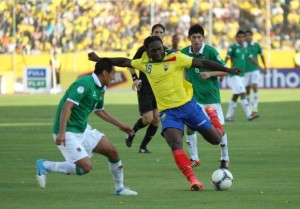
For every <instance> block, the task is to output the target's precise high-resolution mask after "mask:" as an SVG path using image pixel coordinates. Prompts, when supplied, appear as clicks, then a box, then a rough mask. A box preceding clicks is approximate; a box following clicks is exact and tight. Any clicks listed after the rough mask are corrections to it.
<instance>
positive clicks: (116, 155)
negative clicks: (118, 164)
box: [107, 149, 119, 161]
mask: <svg viewBox="0 0 300 209" xmlns="http://www.w3.org/2000/svg"><path fill="white" fill-rule="evenodd" d="M107 157H108V158H109V159H110V160H113V161H115V160H118V159H119V153H118V151H117V150H116V149H112V150H111V151H110V153H109V156H107Z"/></svg>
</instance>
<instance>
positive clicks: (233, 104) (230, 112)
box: [226, 100, 237, 118]
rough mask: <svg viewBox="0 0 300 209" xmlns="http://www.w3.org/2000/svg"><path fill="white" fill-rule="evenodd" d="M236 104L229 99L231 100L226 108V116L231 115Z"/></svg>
mask: <svg viewBox="0 0 300 209" xmlns="http://www.w3.org/2000/svg"><path fill="white" fill-rule="evenodd" d="M236 106H237V103H236V102H235V101H232V100H231V102H230V103H229V107H228V110H227V114H226V118H229V117H232V116H233V114H234V110H235V108H236Z"/></svg>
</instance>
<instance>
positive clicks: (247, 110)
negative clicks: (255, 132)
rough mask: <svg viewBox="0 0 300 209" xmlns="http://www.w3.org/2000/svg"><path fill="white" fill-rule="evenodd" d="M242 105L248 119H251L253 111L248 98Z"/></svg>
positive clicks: (243, 100)
mask: <svg viewBox="0 0 300 209" xmlns="http://www.w3.org/2000/svg"><path fill="white" fill-rule="evenodd" d="M241 105H242V107H243V110H244V112H245V113H246V116H247V118H249V117H250V116H251V109H250V106H249V103H248V101H247V99H246V98H244V99H241Z"/></svg>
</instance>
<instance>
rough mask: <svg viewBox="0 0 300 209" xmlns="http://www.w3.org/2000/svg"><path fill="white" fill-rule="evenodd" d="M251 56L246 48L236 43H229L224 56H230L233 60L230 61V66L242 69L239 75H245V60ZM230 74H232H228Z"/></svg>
mask: <svg viewBox="0 0 300 209" xmlns="http://www.w3.org/2000/svg"><path fill="white" fill-rule="evenodd" d="M250 56H251V54H249V52H248V50H247V48H245V47H244V46H240V45H239V44H238V43H234V44H233V45H231V46H230V47H229V49H228V51H227V54H226V57H228V58H231V60H233V62H232V63H231V67H232V68H239V69H241V70H242V74H241V76H245V71H246V65H247V60H249V59H248V58H249V57H250ZM230 76H232V75H230Z"/></svg>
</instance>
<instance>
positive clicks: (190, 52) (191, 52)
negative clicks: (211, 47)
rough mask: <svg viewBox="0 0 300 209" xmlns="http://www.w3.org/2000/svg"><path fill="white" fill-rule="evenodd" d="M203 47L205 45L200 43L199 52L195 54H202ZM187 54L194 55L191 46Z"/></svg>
mask: <svg viewBox="0 0 300 209" xmlns="http://www.w3.org/2000/svg"><path fill="white" fill-rule="evenodd" d="M204 47H205V43H203V42H202V46H201V48H200V50H199V52H198V53H197V54H203V51H204ZM189 54H194V53H193V51H192V45H191V46H190V48H189ZM197 54H196V55H197Z"/></svg>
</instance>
